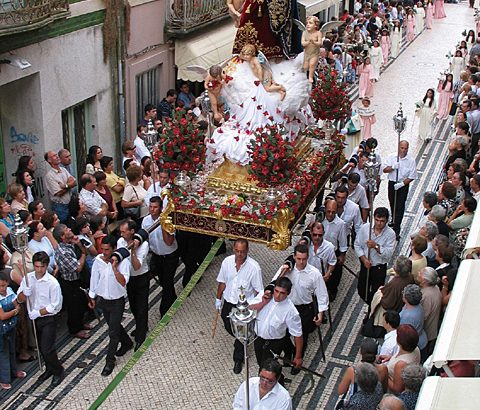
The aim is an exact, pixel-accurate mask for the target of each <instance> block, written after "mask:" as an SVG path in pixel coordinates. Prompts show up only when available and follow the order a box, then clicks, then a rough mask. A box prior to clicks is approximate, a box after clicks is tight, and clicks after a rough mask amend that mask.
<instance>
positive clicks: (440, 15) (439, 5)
mask: <svg viewBox="0 0 480 410" xmlns="http://www.w3.org/2000/svg"><path fill="white" fill-rule="evenodd" d="M445 17H447V15H446V14H445V9H444V8H443V0H435V13H434V14H433V18H434V19H444V18H445Z"/></svg>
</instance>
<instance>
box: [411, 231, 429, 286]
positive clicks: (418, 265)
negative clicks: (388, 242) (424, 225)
mask: <svg viewBox="0 0 480 410" xmlns="http://www.w3.org/2000/svg"><path fill="white" fill-rule="evenodd" d="M410 249H411V251H412V255H411V256H410V260H411V261H412V276H413V279H414V280H415V283H418V280H417V275H418V272H419V271H420V270H421V269H423V268H425V267H426V266H427V258H426V257H425V256H424V255H423V254H422V252H425V251H426V250H427V239H426V238H425V237H423V236H421V235H417V236H414V237H413V238H412V241H411V243H410Z"/></svg>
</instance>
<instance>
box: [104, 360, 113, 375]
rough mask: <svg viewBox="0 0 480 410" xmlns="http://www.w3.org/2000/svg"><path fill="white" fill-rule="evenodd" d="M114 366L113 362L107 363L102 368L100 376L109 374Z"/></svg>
mask: <svg viewBox="0 0 480 410" xmlns="http://www.w3.org/2000/svg"><path fill="white" fill-rule="evenodd" d="M114 367H115V362H110V363H107V364H106V365H105V367H104V368H103V370H102V376H110V375H111V374H112V372H113V368H114Z"/></svg>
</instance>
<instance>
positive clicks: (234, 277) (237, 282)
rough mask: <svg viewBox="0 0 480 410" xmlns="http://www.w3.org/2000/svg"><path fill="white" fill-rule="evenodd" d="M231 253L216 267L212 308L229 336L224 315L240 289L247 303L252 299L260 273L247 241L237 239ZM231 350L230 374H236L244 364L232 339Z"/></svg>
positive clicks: (240, 348)
mask: <svg viewBox="0 0 480 410" xmlns="http://www.w3.org/2000/svg"><path fill="white" fill-rule="evenodd" d="M233 252H234V255H230V256H227V257H226V258H225V259H224V260H223V262H222V266H221V267H220V272H219V273H218V277H217V282H218V287H217V294H216V299H215V308H216V309H217V310H220V309H221V312H222V313H221V316H222V319H223V324H224V326H225V330H226V331H227V332H228V333H230V334H231V335H232V336H233V331H232V328H231V324H230V319H229V317H228V315H229V314H230V312H231V310H232V308H234V307H235V306H236V304H237V303H238V296H239V294H240V287H242V288H243V291H244V293H245V295H246V297H247V299H252V298H254V297H255V296H256V295H257V294H258V293H259V292H261V291H262V290H263V281H262V269H261V268H260V265H259V264H258V262H257V261H255V260H254V259H252V258H251V257H250V256H248V241H247V240H245V239H237V240H236V241H235V242H234V244H233ZM222 297H223V307H222ZM233 346H234V349H233V361H234V367H233V372H234V373H235V374H239V373H240V372H241V371H242V365H243V360H244V351H243V345H242V343H241V342H240V341H238V340H237V339H235V343H234V345H233Z"/></svg>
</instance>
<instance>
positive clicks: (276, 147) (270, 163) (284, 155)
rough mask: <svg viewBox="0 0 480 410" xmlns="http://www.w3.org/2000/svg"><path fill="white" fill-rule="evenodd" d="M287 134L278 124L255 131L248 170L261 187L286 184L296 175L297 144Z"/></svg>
mask: <svg viewBox="0 0 480 410" xmlns="http://www.w3.org/2000/svg"><path fill="white" fill-rule="evenodd" d="M286 134H287V131H286V130H285V128H284V127H283V126H282V125H277V124H273V125H270V124H267V125H266V126H265V127H263V128H258V129H257V130H256V131H254V133H253V137H254V138H252V139H251V140H250V144H249V146H248V150H249V152H250V155H251V158H252V161H251V163H250V165H249V167H248V170H249V173H250V174H251V175H252V176H253V177H254V179H256V180H257V181H259V185H260V186H264V187H265V186H272V185H280V184H284V183H286V182H288V181H289V180H290V179H291V178H292V176H293V175H294V172H295V170H296V169H297V162H298V161H297V158H296V156H295V144H294V143H293V142H291V141H289V140H288V138H286V137H285V135H286Z"/></svg>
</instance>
